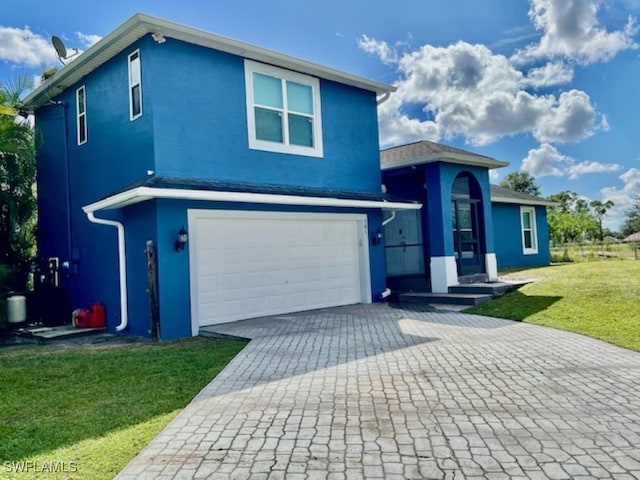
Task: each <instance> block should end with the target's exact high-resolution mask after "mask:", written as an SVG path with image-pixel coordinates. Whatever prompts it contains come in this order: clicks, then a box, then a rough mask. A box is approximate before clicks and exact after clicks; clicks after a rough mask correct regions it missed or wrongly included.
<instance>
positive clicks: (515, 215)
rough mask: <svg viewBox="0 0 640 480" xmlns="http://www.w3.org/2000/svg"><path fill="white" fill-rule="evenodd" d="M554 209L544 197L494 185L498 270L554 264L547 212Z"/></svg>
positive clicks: (492, 192) (493, 199)
mask: <svg viewBox="0 0 640 480" xmlns="http://www.w3.org/2000/svg"><path fill="white" fill-rule="evenodd" d="M555 205H557V204H556V203H554V202H550V201H549V200H546V199H544V198H541V197H536V196H533V195H527V194H526V193H522V192H516V191H513V190H511V189H509V188H504V187H501V186H499V185H491V210H492V214H493V225H494V231H495V238H496V241H495V245H494V246H495V251H496V258H497V261H498V268H511V267H537V266H542V265H549V263H551V251H550V236H549V224H548V223H547V208H548V207H553V206H555Z"/></svg>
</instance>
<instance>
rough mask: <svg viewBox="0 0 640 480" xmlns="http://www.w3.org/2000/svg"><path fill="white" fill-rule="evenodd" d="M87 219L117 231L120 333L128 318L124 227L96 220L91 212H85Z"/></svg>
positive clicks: (99, 219)
mask: <svg viewBox="0 0 640 480" xmlns="http://www.w3.org/2000/svg"><path fill="white" fill-rule="evenodd" d="M84 213H86V214H87V218H88V219H89V221H90V222H92V223H98V224H100V225H108V226H110V227H116V228H117V229H118V269H119V272H120V325H118V326H117V327H116V331H118V332H121V331H122V330H124V329H125V328H127V323H128V321H129V317H128V314H127V257H126V252H125V249H124V245H125V244H124V225H123V224H122V223H120V222H116V221H115V220H105V219H104V218H96V216H95V215H94V212H93V210H85V211H84Z"/></svg>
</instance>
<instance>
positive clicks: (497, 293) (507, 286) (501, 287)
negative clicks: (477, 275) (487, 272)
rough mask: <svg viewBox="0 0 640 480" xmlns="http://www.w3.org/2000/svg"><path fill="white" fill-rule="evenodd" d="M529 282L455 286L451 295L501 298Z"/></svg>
mask: <svg viewBox="0 0 640 480" xmlns="http://www.w3.org/2000/svg"><path fill="white" fill-rule="evenodd" d="M527 283H529V282H485V283H468V284H465V285H453V286H451V287H449V293H475V294H484V295H491V296H493V297H501V296H502V295H504V294H505V293H509V292H513V291H514V290H517V289H519V288H520V287H522V286H524V285H526V284H527Z"/></svg>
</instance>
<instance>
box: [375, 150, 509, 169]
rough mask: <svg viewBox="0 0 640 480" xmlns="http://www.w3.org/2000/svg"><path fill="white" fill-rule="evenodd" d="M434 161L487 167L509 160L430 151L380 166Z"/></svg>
mask: <svg viewBox="0 0 640 480" xmlns="http://www.w3.org/2000/svg"><path fill="white" fill-rule="evenodd" d="M434 162H448V163H457V164H460V165H472V166H477V167H487V168H489V169H494V168H500V167H506V166H508V165H509V162H502V161H500V160H495V159H493V158H488V157H479V156H476V155H464V154H462V153H450V152H442V153H432V154H431V155H427V156H425V157H414V158H407V159H406V160H402V161H400V162H394V163H393V164H389V165H385V164H384V163H382V165H381V167H380V168H381V169H382V170H392V169H394V168H400V167H410V166H411V165H422V164H425V163H434Z"/></svg>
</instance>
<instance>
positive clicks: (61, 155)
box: [36, 39, 153, 329]
mask: <svg viewBox="0 0 640 480" xmlns="http://www.w3.org/2000/svg"><path fill="white" fill-rule="evenodd" d="M147 43H148V42H147V40H146V39H143V40H141V41H140V42H139V45H137V46H136V47H135V48H137V47H138V46H139V47H140V48H141V51H144V45H145V44H147ZM135 48H134V47H132V48H131V49H130V51H133V50H134V49H135ZM130 51H129V50H127V51H125V52H123V53H121V54H120V55H118V56H116V57H114V58H113V59H112V60H110V61H109V62H107V63H106V64H104V65H103V66H102V67H101V68H100V70H98V71H95V72H93V73H91V74H89V75H87V76H86V77H85V78H83V79H82V81H80V82H78V83H77V84H75V85H72V86H70V87H69V88H68V89H67V90H65V91H64V92H63V93H62V94H61V95H59V96H58V97H57V98H56V99H55V100H56V101H57V102H58V104H57V105H51V106H45V107H43V108H40V109H39V110H38V111H37V112H36V126H37V129H38V132H39V135H38V159H39V160H38V203H39V205H38V206H39V230H40V231H39V233H38V255H39V256H40V257H48V256H58V257H60V260H61V262H64V261H68V262H69V263H70V268H69V269H68V270H64V271H63V272H62V278H63V279H64V281H65V282H66V284H67V287H68V288H66V289H65V292H64V294H65V295H68V297H69V299H68V301H69V304H70V307H71V309H75V308H79V307H87V306H88V305H89V304H90V303H92V302H94V301H99V302H102V303H104V304H105V306H106V313H107V326H108V327H109V328H110V329H113V328H115V326H116V325H118V324H119V323H120V308H119V305H120V300H119V298H120V297H119V291H118V288H117V286H118V283H119V282H118V257H117V248H116V247H117V236H116V230H115V228H112V227H108V226H103V225H96V224H93V223H91V222H89V220H88V219H87V217H86V215H85V213H84V212H83V211H82V207H83V206H85V205H87V204H90V203H92V202H95V201H97V200H99V199H100V198H103V197H105V196H107V195H109V194H112V193H113V192H115V191H117V190H118V189H121V188H123V187H124V186H126V185H128V184H130V183H132V182H134V181H137V180H140V179H142V178H145V177H146V171H147V170H148V169H153V137H152V126H153V124H152V121H151V120H152V115H148V116H143V117H141V118H139V119H137V120H135V121H133V122H132V121H130V119H129V99H128V65H127V55H128V53H130ZM145 73H146V72H144V71H143V82H145V81H146V82H147V83H148V79H147V78H146V75H145ZM82 85H84V86H85V90H86V99H87V107H86V113H87V125H88V135H87V138H88V141H87V142H86V143H85V144H83V145H77V140H76V138H77V137H76V135H77V130H76V115H77V105H76V90H77V88H79V87H80V86H82ZM143 95H145V92H144V91H143ZM145 108H148V109H149V110H151V108H150V106H148V105H146V104H145ZM65 131H66V133H65ZM65 143H66V145H65ZM67 178H68V185H69V194H68V204H69V209H68V213H67V209H66V208H65V205H66V200H65V199H66V198H67V194H66V185H67ZM96 216H98V217H103V218H112V219H117V220H123V219H124V217H123V215H122V213H121V212H118V211H109V212H98V213H97V214H96ZM63 217H67V218H68V219H69V222H70V235H66V234H65V233H64V232H65V231H66V226H65V225H66V224H67V222H66V218H63ZM53 231H56V233H55V234H54V233H51V232H53ZM67 237H70V238H69V239H67ZM143 267H144V264H143ZM68 313H69V312H66V314H68ZM68 320H70V317H69V319H68Z"/></svg>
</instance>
